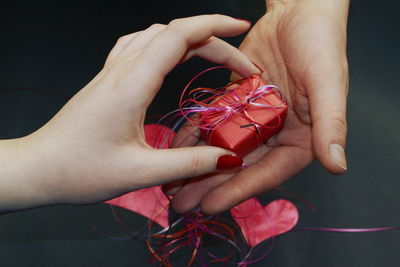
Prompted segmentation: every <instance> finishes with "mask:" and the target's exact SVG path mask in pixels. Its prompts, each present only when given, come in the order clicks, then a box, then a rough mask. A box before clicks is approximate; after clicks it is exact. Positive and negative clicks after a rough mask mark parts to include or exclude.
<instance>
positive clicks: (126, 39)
mask: <svg viewBox="0 0 400 267" xmlns="http://www.w3.org/2000/svg"><path fill="white" fill-rule="evenodd" d="M129 38H130V36H129V35H124V36H121V37H119V38H118V40H117V42H116V45H120V44H122V43H125V42H127V41H128V40H129Z"/></svg>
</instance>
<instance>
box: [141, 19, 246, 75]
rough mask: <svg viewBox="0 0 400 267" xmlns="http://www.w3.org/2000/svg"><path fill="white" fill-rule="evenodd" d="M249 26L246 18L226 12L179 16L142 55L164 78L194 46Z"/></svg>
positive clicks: (235, 32)
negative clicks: (242, 18) (240, 18)
mask: <svg viewBox="0 0 400 267" xmlns="http://www.w3.org/2000/svg"><path fill="white" fill-rule="evenodd" d="M249 27H250V24H249V23H247V22H245V21H242V20H237V19H234V18H231V17H228V16H223V15H202V16H195V17H190V18H183V19H176V20H173V21H171V22H170V23H169V24H168V27H167V28H166V30H164V31H163V32H162V33H160V34H159V35H158V36H157V38H155V39H154V40H153V42H152V43H151V44H150V45H149V46H148V47H147V48H146V50H145V51H144V53H143V54H142V56H143V58H145V59H146V61H148V65H149V66H151V70H153V72H154V73H159V74H160V75H162V77H164V76H165V75H166V74H167V73H168V72H170V71H171V69H172V68H173V67H175V65H176V64H177V63H178V62H179V61H180V60H181V58H182V57H183V56H184V54H185V53H186V52H187V50H188V49H189V48H190V47H191V46H192V45H195V44H198V43H200V42H203V41H206V40H208V39H209V38H210V37H211V36H223V37H226V36H236V35H238V34H240V33H243V32H245V31H247V30H248V29H249ZM216 63H219V62H216Z"/></svg>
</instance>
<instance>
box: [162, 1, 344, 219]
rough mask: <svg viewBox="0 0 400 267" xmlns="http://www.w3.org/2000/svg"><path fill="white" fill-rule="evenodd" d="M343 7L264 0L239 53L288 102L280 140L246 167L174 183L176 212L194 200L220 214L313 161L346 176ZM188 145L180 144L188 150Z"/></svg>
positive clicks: (181, 136)
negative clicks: (260, 14) (261, 12)
mask: <svg viewBox="0 0 400 267" xmlns="http://www.w3.org/2000/svg"><path fill="white" fill-rule="evenodd" d="M348 4H349V3H348V1H335V0H297V1H294V0H287V1H283V0H282V1H279V0H275V1H274V0H270V1H268V12H267V13H266V14H265V16H263V17H262V18H261V19H260V20H259V21H258V22H257V24H256V25H255V26H254V27H253V28H252V30H251V31H250V33H249V34H248V36H247V37H246V39H245V40H244V42H243V43H242V45H241V46H240V50H241V51H242V52H244V53H245V54H246V55H247V56H248V57H250V59H251V60H252V61H253V62H255V63H256V64H257V65H258V66H259V67H260V68H261V69H263V70H264V73H263V78H264V80H265V81H268V82H270V83H273V84H275V85H277V86H279V87H280V88H281V89H282V91H283V94H284V95H285V96H286V97H287V101H288V104H289V111H288V117H287V121H286V124H285V126H284V128H283V130H282V131H281V132H280V133H279V134H278V135H277V136H275V137H274V138H273V139H272V140H270V141H269V142H268V143H267V144H264V145H262V146H261V147H260V148H258V149H256V150H255V151H253V152H252V153H251V154H249V155H248V156H247V157H245V162H246V163H247V164H249V165H251V166H250V167H248V168H246V169H243V170H240V171H236V172H232V171H230V172H226V173H220V174H219V175H213V176H208V177H198V178H195V179H192V180H190V181H189V182H187V183H186V184H185V185H184V186H183V187H182V188H180V189H179V187H181V186H182V184H178V188H177V189H175V191H177V190H179V191H178V192H177V193H176V194H175V196H174V199H173V207H174V209H175V210H176V211H177V212H185V211H187V210H190V209H192V208H194V207H195V206H197V205H199V203H201V208H202V210H203V211H204V212H205V213H209V214H214V213H217V212H221V211H224V210H226V209H229V208H231V207H232V206H235V205H237V204H238V203H240V202H242V201H244V200H246V199H248V198H250V197H252V196H255V195H257V194H260V193H262V192H265V191H268V190H270V189H272V188H274V187H276V186H278V185H280V184H281V183H283V182H285V181H286V180H287V179H289V178H290V177H292V176H294V175H295V174H296V173H298V172H299V171H300V170H302V169H303V168H305V167H306V166H307V165H309V164H310V163H311V162H312V161H313V160H314V159H315V158H317V159H319V161H320V162H321V163H322V165H323V166H324V167H325V168H326V170H328V171H329V172H331V173H334V174H341V173H343V172H345V171H346V168H347V166H346V159H345V153H344V146H345V138H346V97H347V90H348V67H347V59H346V25H347V12H348ZM233 78H234V79H235V76H233ZM188 132H190V133H191V134H193V133H192V132H193V130H191V129H187V128H184V129H183V130H181V132H180V133H179V134H178V137H177V138H179V139H180V140H184V139H185V138H186V136H187V135H188V134H187V133H188ZM190 140H191V142H192V143H188V142H187V141H185V142H184V143H183V144H184V145H193V143H195V142H193V138H192V139H190ZM198 144H200V145H202V144H203V143H202V142H199V143H198ZM170 187H171V186H170Z"/></svg>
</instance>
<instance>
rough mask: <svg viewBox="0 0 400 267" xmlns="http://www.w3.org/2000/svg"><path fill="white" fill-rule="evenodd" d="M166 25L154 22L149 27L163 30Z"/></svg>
mask: <svg viewBox="0 0 400 267" xmlns="http://www.w3.org/2000/svg"><path fill="white" fill-rule="evenodd" d="M165 27H166V26H165V25H164V24H161V23H154V24H152V25H150V27H149V28H148V29H152V30H162V29H164V28H165Z"/></svg>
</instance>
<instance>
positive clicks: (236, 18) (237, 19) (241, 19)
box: [235, 18, 251, 24]
mask: <svg viewBox="0 0 400 267" xmlns="http://www.w3.org/2000/svg"><path fill="white" fill-rule="evenodd" d="M235 19H237V20H240V21H244V22H247V23H250V24H251V21H249V20H246V19H241V18H235Z"/></svg>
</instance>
